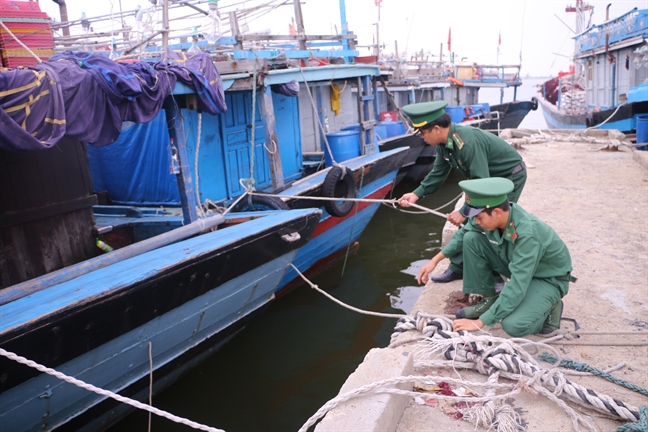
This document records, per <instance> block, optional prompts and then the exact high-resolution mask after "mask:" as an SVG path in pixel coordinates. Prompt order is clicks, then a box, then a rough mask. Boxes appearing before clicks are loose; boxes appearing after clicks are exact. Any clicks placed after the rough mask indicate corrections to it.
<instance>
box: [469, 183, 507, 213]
mask: <svg viewBox="0 0 648 432" xmlns="http://www.w3.org/2000/svg"><path fill="white" fill-rule="evenodd" d="M459 187H460V188H461V189H463V191H464V192H466V205H464V207H463V208H462V209H461V214H462V215H463V216H464V217H467V218H470V217H473V216H477V215H478V214H479V213H481V212H482V211H484V210H485V209H487V208H491V207H495V206H498V205H500V204H502V203H503V202H504V201H506V196H507V195H508V193H509V192H511V191H513V182H512V181H511V180H509V179H505V178H501V177H491V178H485V179H475V180H463V181H460V182H459Z"/></svg>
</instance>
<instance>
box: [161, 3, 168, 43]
mask: <svg viewBox="0 0 648 432" xmlns="http://www.w3.org/2000/svg"><path fill="white" fill-rule="evenodd" d="M162 15H163V18H162V19H163V20H164V30H163V33H162V51H164V52H166V50H167V49H168V48H169V0H164V9H163V11H162Z"/></svg>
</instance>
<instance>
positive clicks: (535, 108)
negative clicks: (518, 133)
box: [531, 96, 538, 111]
mask: <svg viewBox="0 0 648 432" xmlns="http://www.w3.org/2000/svg"><path fill="white" fill-rule="evenodd" d="M531 102H533V106H532V107H531V110H532V111H535V110H537V109H538V98H537V97H535V96H533V97H532V98H531Z"/></svg>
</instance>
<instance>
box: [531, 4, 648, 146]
mask: <svg viewBox="0 0 648 432" xmlns="http://www.w3.org/2000/svg"><path fill="white" fill-rule="evenodd" d="M592 8H593V6H591V5H589V4H586V3H583V2H582V0H579V1H577V2H576V6H575V7H573V8H570V9H569V10H568V11H570V12H576V13H577V21H576V22H577V24H578V23H579V22H581V21H582V20H580V19H579V18H578V17H580V16H582V15H584V14H585V13H586V12H589V11H590V10H591V9H592ZM646 38H648V9H637V8H635V9H633V10H631V11H629V12H627V13H625V14H623V15H621V16H619V17H616V18H613V19H608V20H606V21H605V22H604V23H602V24H599V25H591V26H590V25H589V24H586V25H585V28H578V27H577V34H576V36H574V40H575V43H576V51H575V53H574V65H572V66H571V67H570V70H569V71H567V72H564V73H561V74H559V75H558V76H557V77H555V78H552V79H550V80H548V81H546V82H545V83H544V84H543V85H542V87H541V89H540V96H541V97H540V98H539V99H540V106H541V107H542V113H543V115H544V118H545V121H546V123H547V126H548V127H549V128H552V129H586V128H589V127H597V128H600V129H618V130H620V131H622V132H625V133H632V132H634V131H635V130H636V128H637V121H638V119H639V118H640V116H646V115H647V114H648V43H647V42H646Z"/></svg>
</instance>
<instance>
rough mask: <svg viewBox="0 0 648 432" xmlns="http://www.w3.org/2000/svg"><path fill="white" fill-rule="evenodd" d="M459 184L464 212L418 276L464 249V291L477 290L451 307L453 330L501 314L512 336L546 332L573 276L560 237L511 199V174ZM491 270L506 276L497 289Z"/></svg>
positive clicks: (469, 327) (489, 321)
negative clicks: (465, 303)
mask: <svg viewBox="0 0 648 432" xmlns="http://www.w3.org/2000/svg"><path fill="white" fill-rule="evenodd" d="M459 186H460V187H461V188H462V189H463V191H464V192H465V193H466V205H465V206H464V208H463V209H462V213H463V216H465V217H467V218H470V220H469V222H467V223H466V225H465V226H464V227H463V228H462V229H460V230H459V231H458V232H457V233H456V234H455V235H454V237H453V238H452V240H451V241H450V243H449V244H448V245H447V246H446V247H445V248H443V249H442V250H441V252H439V253H438V254H437V255H436V256H435V257H434V258H432V260H431V261H430V262H429V263H428V264H426V265H425V266H424V267H423V268H422V269H421V271H420V272H419V275H418V281H419V283H423V282H425V281H427V278H428V275H429V274H430V273H431V272H432V270H434V268H435V267H436V266H437V264H438V263H439V261H441V260H442V259H443V258H445V257H447V256H452V255H454V254H456V253H457V252H460V251H463V254H464V281H463V291H464V293H467V294H479V295H482V296H483V298H482V300H481V301H480V302H479V303H477V304H476V305H474V306H469V307H466V308H463V309H459V310H458V311H457V314H456V315H457V318H460V319H457V320H455V321H454V323H453V328H454V330H455V331H459V330H467V331H474V330H478V329H481V328H482V327H483V326H484V325H489V326H490V325H493V324H495V323H497V322H499V321H502V328H503V329H504V331H505V332H506V333H507V334H509V335H511V336H513V337H521V336H526V335H529V334H536V333H540V334H549V333H552V332H553V331H554V330H557V329H558V328H560V318H561V316H562V309H563V303H562V300H561V298H562V297H564V296H565V295H566V294H567V291H568V290H569V282H575V281H576V279H575V278H574V277H572V276H571V271H572V264H571V257H570V256H569V251H568V250H567V246H566V245H565V243H564V242H563V241H562V240H561V239H560V237H558V235H557V234H556V232H555V231H554V230H553V229H552V228H551V227H550V226H548V225H547V224H545V223H544V222H542V221H541V220H539V219H538V218H537V217H535V216H533V215H531V214H529V213H527V212H526V211H524V209H522V207H520V206H519V205H517V204H513V203H509V201H508V200H507V197H506V196H507V194H508V193H509V192H511V191H512V190H513V182H511V181H510V180H508V179H504V178H497V177H492V178H487V179H478V180H465V181H462V182H459ZM494 273H495V274H497V273H499V274H501V275H503V276H506V277H507V278H510V280H509V281H508V282H507V283H506V284H505V285H504V286H503V288H502V289H501V292H499V291H500V290H498V289H497V288H499V287H501V284H496V281H495V277H494ZM498 285H499V287H498Z"/></svg>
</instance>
